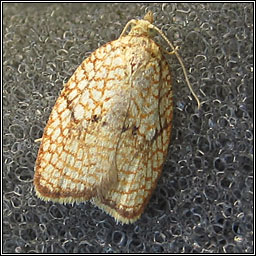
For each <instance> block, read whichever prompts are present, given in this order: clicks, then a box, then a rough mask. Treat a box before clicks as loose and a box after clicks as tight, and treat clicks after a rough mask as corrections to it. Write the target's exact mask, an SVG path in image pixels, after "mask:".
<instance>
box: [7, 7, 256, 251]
mask: <svg viewBox="0 0 256 256" xmlns="http://www.w3.org/2000/svg"><path fill="white" fill-rule="evenodd" d="M147 10H152V11H153V13H154V17H155V25H156V26H157V27H159V28H160V29H161V30H162V31H163V32H164V33H165V34H166V35H167V37H168V38H169V39H170V40H171V41H173V43H174V45H176V46H179V47H180V50H179V52H180V54H181V56H182V57H183V60H184V64H185V66H186V68H187V70H188V73H189V79H190V82H191V84H192V86H193V89H194V90H195V92H196V93H197V95H198V97H199V99H200V101H201V109H200V110H199V111H198V110H197V104H196V102H195V100H194V99H193V98H192V96H191V94H190V91H189V89H188V87H187V85H186V82H185V79H184V75H183V72H182V68H181V67H180V64H179V62H178V61H177V59H176V58H175V56H166V57H167V59H168V62H169V66H170V69H171V73H172V77H173V102H174V109H173V113H174V115H173V130H172V136H171V144H170V146H169V152H168V157H167V160H166V162H165V165H164V168H163V172H162V176H161V178H160V179H159V182H158V185H157V188H156V190H155V191H154V193H153V196H152V198H151V200H150V202H149V204H148V206H147V207H146V209H145V211H144V213H143V214H142V216H141V218H140V219H139V220H138V221H137V222H135V223H133V224H129V225H126V224H125V225H121V224H116V223H115V221H114V219H113V218H111V217H110V216H109V215H107V214H106V213H104V212H102V211H101V210H100V209H98V208H96V207H94V205H92V204H90V203H86V204H85V203H80V204H74V205H71V204H67V205H62V204H57V203H51V202H43V201H42V200H40V199H38V198H37V197H36V195H35V191H34V188H33V177H34V165H35V160H36V155H37V151H38V148H39V143H35V142H34V140H35V139H37V138H40V137H41V136H42V132H43V128H44V127H45V125H46V122H47V120H48V118H49V115H50V112H51V109H52V107H53V106H54V103H55V101H56V99H57V98H58V96H59V92H60V91H61V89H62V87H63V83H66V82H67V81H68V79H69V78H70V77H71V75H72V74H73V73H74V71H75V70H76V68H77V67H78V66H79V65H80V63H81V62H82V61H83V60H84V59H85V58H86V57H88V56H89V55H90V53H91V52H92V51H94V50H95V49H97V48H99V47H100V46H101V45H103V44H104V43H106V42H109V41H112V40H115V39H117V38H118V37H119V35H120V32H121V31H122V29H123V27H124V25H125V24H126V23H127V21H129V20H130V19H132V18H141V17H143V15H145V13H146V12H147ZM3 29H4V31H3V142H2V143H3V174H2V175H3V236H2V239H3V252H4V253H122V252H126V253H128V252H130V253H132V252H133V253H135V252H137V253H138V252H144V253H181V252H185V253H192V252H193V253H199V252H201V253H225V252H227V253H252V252H253V139H254V138H253V114H254V113H253V3H228V4H227V3H206V4H200V3H196V4H191V3H189V4H180V3H179V4H173V3H165V4H160V3H157V4H153V3H149V4H135V3H129V4H123V3H119V4H114V3H111V4H105V3H98V4H95V3H91V4H88V3H84V4H67V3H65V4H49V3H47V4H23V3H18V4H13V3H4V4H3ZM157 39H159V41H160V42H161V44H160V45H161V46H162V45H163V46H164V43H163V41H161V38H157V37H156V41H157ZM167 50H170V49H167Z"/></svg>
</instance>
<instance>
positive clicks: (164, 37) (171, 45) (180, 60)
mask: <svg viewBox="0 0 256 256" xmlns="http://www.w3.org/2000/svg"><path fill="white" fill-rule="evenodd" d="M150 27H151V28H152V29H155V30H156V31H157V32H158V33H159V34H160V35H161V36H162V37H163V39H164V40H165V41H166V42H167V44H168V45H169V46H170V47H171V48H172V52H170V53H169V54H173V53H174V54H175V55H176V57H177V59H178V60H179V63H180V65H181V67H182V70H183V73H184V76H185V79H186V82H187V85H188V88H189V90H190V92H191V94H192V95H193V96H194V98H195V100H196V102H197V106H198V109H199V108H200V106H201V103H200V100H199V99H198V97H197V95H196V94H195V92H194V90H193V88H192V86H191V84H190V82H189V79H188V74H187V71H186V68H185V66H184V64H183V61H182V58H181V56H180V55H179V53H178V51H177V47H176V48H175V47H174V46H173V44H172V43H171V42H170V40H169V39H168V38H167V37H166V36H165V35H164V33H163V32H162V31H161V30H160V29H159V28H158V27H156V26H154V25H153V24H151V25H150Z"/></svg>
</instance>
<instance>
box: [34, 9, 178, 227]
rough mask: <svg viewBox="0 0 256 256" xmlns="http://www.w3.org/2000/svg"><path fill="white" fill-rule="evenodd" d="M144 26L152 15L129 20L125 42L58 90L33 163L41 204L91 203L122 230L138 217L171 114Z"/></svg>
mask: <svg viewBox="0 0 256 256" xmlns="http://www.w3.org/2000/svg"><path fill="white" fill-rule="evenodd" d="M152 21H153V16H152V13H148V14H147V15H146V16H145V17H144V19H143V20H136V21H135V20H132V23H133V24H134V26H133V27H132V28H131V31H130V32H129V34H128V35H123V34H124V33H122V34H121V36H120V37H119V38H118V39H117V40H115V41H112V42H109V43H107V44H105V45H103V46H102V47H100V48H99V49H97V50H96V51H95V52H93V53H92V54H91V56H90V57H88V58H87V59H86V60H84V61H83V63H82V64H81V65H80V66H79V67H78V68H77V70H76V71H75V73H74V74H73V75H72V77H71V78H70V80H69V81H68V83H67V84H66V85H65V86H64V88H63V90H62V92H61V95H60V96H59V98H58V99H57V101H56V104H55V106H54V108H53V110H52V113H51V115H50V117H49V121H48V123H47V125H46V128H45V130H44V134H43V138H42V143H41V146H40V149H39V152H38V157H37V161H36V167H35V177H34V185H35V190H36V194H37V195H38V196H39V197H40V198H42V199H43V200H51V201H55V202H60V203H73V202H83V201H86V200H91V201H92V202H93V203H94V204H95V205H97V206H98V207H100V208H102V209H103V210H105V211H106V212H107V213H109V214H110V215H111V216H113V217H114V218H115V219H116V220H117V221H119V222H122V223H131V222H134V221H136V220H137V219H138V218H139V217H140V216H141V214H142V212H143V210H144V208H145V206H146V204H147V203H148V201H149V199H150V196H151V194H152V192H153V190H154V189H155V187H156V183H157V180H158V178H159V176H160V174H161V171H162V166H163V163H164V160H165V157H166V154H167V149H168V144H169V140H170V133H171V122H172V112H173V107H172V88H171V76H170V72H169V67H168V63H167V62H166V60H165V58H164V56H163V55H162V53H161V49H160V47H159V46H158V45H157V44H156V43H155V42H154V41H153V40H152V39H151V38H150V30H151V29H152V25H151V23H152ZM128 24H129V23H128ZM125 30H126V28H125Z"/></svg>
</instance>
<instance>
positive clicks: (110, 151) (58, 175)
mask: <svg viewBox="0 0 256 256" xmlns="http://www.w3.org/2000/svg"><path fill="white" fill-rule="evenodd" d="M112 44H113V47H115V46H114V44H115V41H114V42H110V43H108V44H106V45H105V46H102V47H101V48H99V49H97V50H96V51H95V52H94V53H93V54H92V55H91V56H90V57H89V58H87V59H86V60H85V61H84V62H83V63H82V64H81V65H80V66H79V67H78V68H77V70H76V71H75V73H74V75H73V76H72V77H71V78H70V80H69V81H68V83H67V84H66V85H65V87H64V88H63V90H62V92H61V95H60V96H59V98H58V99H57V101H56V104H55V106H54V108H53V110H52V113H51V114H50V117H49V121H48V123H47V125H46V128H45V130H44V134H43V139H42V143H41V145H40V148H39V152H38V157H37V161H36V168H35V169H36V172H35V177H34V184H35V188H36V193H37V195H38V196H39V197H40V198H42V199H45V200H52V201H56V202H63V203H72V202H74V201H77V202H79V201H85V200H89V199H90V198H92V197H93V196H95V195H96V194H97V195H98V196H100V194H102V193H104V192H105V190H107V189H108V187H109V186H110V185H112V184H113V183H115V180H116V178H117V174H116V168H115V165H114V164H115V163H114V159H115V152H116V145H117V141H118V139H119V133H120V131H121V129H122V123H123V122H124V119H125V116H124V115H122V114H120V110H122V111H124V112H125V113H126V110H125V109H126V108H127V106H128V99H125V98H124V92H125V90H126V89H125V88H124V87H125V86H127V84H126V83H123V86H120V84H119V83H118V81H114V80H110V81H111V82H110V83H109V85H107V86H106V88H104V87H103V85H99V84H96V83H95V81H94V80H93V78H95V76H94V75H91V73H90V72H93V73H94V70H93V68H94V69H95V67H93V68H90V69H89V70H88V66H90V64H91V63H92V62H93V61H92V60H97V58H99V57H98V56H100V57H101V58H103V59H104V57H105V56H104V55H107V54H109V52H110V49H111V47H109V46H110V45H112ZM104 69H105V66H104V64H102V65H99V67H98V70H97V71H98V74H99V73H100V72H104V71H103V70H104ZM110 75H111V74H110ZM122 76H123V77H122V79H124V76H125V74H122ZM109 87H112V88H109ZM117 87H118V88H117ZM110 89H111V90H112V91H114V92H115V93H114V94H113V93H111V90H110ZM122 90H123V91H122ZM120 99H121V100H122V101H121V102H120ZM123 99H125V100H123ZM108 109H111V113H110V112H109V111H108Z"/></svg>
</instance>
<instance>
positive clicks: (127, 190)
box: [92, 53, 173, 223]
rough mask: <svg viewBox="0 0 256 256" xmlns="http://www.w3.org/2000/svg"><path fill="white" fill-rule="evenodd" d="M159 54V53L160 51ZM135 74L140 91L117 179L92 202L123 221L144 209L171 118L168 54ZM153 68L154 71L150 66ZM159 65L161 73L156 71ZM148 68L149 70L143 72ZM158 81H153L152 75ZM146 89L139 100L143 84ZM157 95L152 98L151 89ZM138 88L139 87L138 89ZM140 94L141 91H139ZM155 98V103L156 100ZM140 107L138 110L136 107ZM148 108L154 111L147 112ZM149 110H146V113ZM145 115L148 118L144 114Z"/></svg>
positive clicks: (119, 154)
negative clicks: (102, 195) (112, 185)
mask: <svg viewBox="0 0 256 256" xmlns="http://www.w3.org/2000/svg"><path fill="white" fill-rule="evenodd" d="M159 54H160V53H159ZM145 66H146V67H144V68H143V69H141V70H140V72H139V73H138V74H137V75H136V77H133V79H132V81H133V87H136V85H137V88H138V91H137V95H133V97H131V101H130V105H129V108H128V112H127V118H126V120H125V122H124V128H123V130H122V132H121V134H120V140H119V141H118V148H117V151H116V163H117V164H116V165H117V173H118V181H117V183H116V185H115V187H112V188H111V189H110V191H109V192H108V193H107V194H106V195H105V196H104V198H98V197H95V198H93V200H92V201H93V203H94V204H96V205H97V206H98V207H99V208H102V209H104V210H105V211H106V212H108V213H110V215H112V216H113V217H115V219H116V220H118V221H121V222H122V223H130V222H134V221H136V220H137V219H138V218H139V217H140V216H141V214H142V213H143V211H144V208H145V206H146V205H147V203H148V201H149V199H150V197H151V195H152V192H153V191H154V189H155V187H156V184H157V180H158V178H159V176H160V174H161V171H162V166H163V163H164V160H165V156H166V154H167V150H168V145H169V142H170V134H171V122H172V111H173V109H172V89H171V77H170V75H169V74H170V73H169V67H168V63H167V62H166V60H165V58H164V57H163V56H161V59H160V60H159V59H150V61H149V63H147V64H146V65H145ZM150 66H151V67H154V68H152V70H151V71H152V72H151V71H150V68H149V67H150ZM157 67H159V73H158V74H157V75H156V74H155V73H154V70H155V68H157ZM145 69H146V70H148V71H149V72H147V74H144V75H143V79H141V77H142V76H141V75H142V74H141V73H144V71H145ZM153 76H154V77H155V81H154V82H153V83H152V77H153ZM143 87H144V93H146V91H147V95H146V94H145V95H144V96H143V97H141V99H143V100H142V101H139V100H138V98H139V94H141V88H143ZM153 88H154V89H155V90H156V91H155V96H156V95H157V96H156V98H155V99H154V98H153V93H152V90H153ZM135 92H136V90H135ZM140 96H141V95H140ZM153 102H154V103H153ZM138 107H139V108H140V111H137V110H136V109H137V108H138ZM148 112H150V113H151V115H148ZM146 113H147V114H146ZM145 116H146V118H145Z"/></svg>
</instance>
